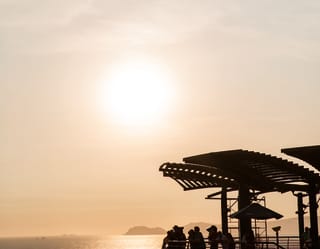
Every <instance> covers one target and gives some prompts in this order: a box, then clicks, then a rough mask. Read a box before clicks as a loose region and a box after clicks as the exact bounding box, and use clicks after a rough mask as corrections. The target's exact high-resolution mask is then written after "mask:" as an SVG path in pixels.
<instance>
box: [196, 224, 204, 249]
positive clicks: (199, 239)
mask: <svg viewBox="0 0 320 249" xmlns="http://www.w3.org/2000/svg"><path fill="white" fill-rule="evenodd" d="M194 248H195V249H205V248H206V244H205V242H204V238H203V235H202V233H201V231H200V227H198V226H195V227H194Z"/></svg>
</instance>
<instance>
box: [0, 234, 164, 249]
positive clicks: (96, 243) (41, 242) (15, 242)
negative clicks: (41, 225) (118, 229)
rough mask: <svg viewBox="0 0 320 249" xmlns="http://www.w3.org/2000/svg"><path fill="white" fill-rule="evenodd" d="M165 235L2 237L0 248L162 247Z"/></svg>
mask: <svg viewBox="0 0 320 249" xmlns="http://www.w3.org/2000/svg"><path fill="white" fill-rule="evenodd" d="M164 236H165V235H163V236H161V235H143V236H140V235H134V236H133V235H119V236H106V237H91V236H90V237H89V236H57V237H36V238H31V237H29V238H0V249H160V248H161V245H162V239H163V237H164Z"/></svg>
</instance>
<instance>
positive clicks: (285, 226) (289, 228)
mask: <svg viewBox="0 0 320 249" xmlns="http://www.w3.org/2000/svg"><path fill="white" fill-rule="evenodd" d="M309 224H310V222H309V216H305V217H304V225H305V226H309ZM318 224H319V227H320V217H318ZM173 225H174V224H173ZM173 225H172V227H173ZM178 225H179V226H183V227H184V229H183V230H184V233H185V234H187V233H188V231H189V230H190V229H193V228H194V227H195V226H198V227H200V231H201V232H202V234H203V236H204V237H207V235H208V232H207V228H208V227H210V226H211V225H216V226H217V228H218V230H221V224H215V223H207V222H191V223H188V224H186V225H181V224H178ZM276 226H281V230H280V232H279V234H280V235H298V218H287V219H283V218H282V219H279V220H269V221H268V235H270V236H273V235H275V232H274V231H273V230H272V227H276ZM172 227H170V228H169V229H172ZM152 234H166V230H165V229H163V228H160V227H156V228H149V227H146V226H136V227H132V228H130V229H129V230H128V232H126V233H125V235H152Z"/></svg>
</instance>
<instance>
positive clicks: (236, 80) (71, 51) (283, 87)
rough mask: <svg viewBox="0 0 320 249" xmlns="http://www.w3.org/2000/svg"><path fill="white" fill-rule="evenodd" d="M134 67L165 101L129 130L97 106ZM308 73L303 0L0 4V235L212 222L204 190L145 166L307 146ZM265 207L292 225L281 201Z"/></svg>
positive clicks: (313, 57)
mask: <svg viewBox="0 0 320 249" xmlns="http://www.w3.org/2000/svg"><path fill="white" fill-rule="evenodd" d="M135 58H143V60H144V62H145V63H153V64H155V65H157V66H159V68H161V69H162V71H165V72H166V74H168V75H170V77H171V79H172V80H171V81H170V84H171V89H172V92H173V94H174V95H173V99H172V101H171V102H170V105H169V106H168V107H167V109H166V112H165V114H163V115H164V116H161V119H159V120H157V122H154V123H152V124H145V125H142V126H140V127H137V126H133V125H130V124H120V123H118V122H117V121H116V120H115V119H114V118H113V117H112V116H110V115H108V114H107V113H106V112H105V110H103V107H102V105H101V98H103V97H101V96H102V95H101V92H102V89H103V87H104V85H105V84H108V77H107V76H106V75H108V74H109V73H110V72H111V71H112V68H113V66H114V65H115V64H117V65H121V63H125V62H126V61H128V60H129V61H130V60H132V59H135ZM319 67H320V3H319V1H316V0H310V1H292V0H290V1H289V0H280V1H275V0H262V1H253V0H251V1H249V0H248V1H236V0H233V1H232V0H230V1H225V0H224V1H220V0H218V1H211V0H210V1H206V0H204V1H199V2H195V1H191V0H187V1H167V0H164V1H145V0H140V1H100V0H95V1H94V0H77V1H76V0H70V1H62V0H57V1H49V0H41V1H40V0H22V1H21V0H0V121H1V122H0V123H1V125H0V127H1V129H0V138H1V139H0V167H1V176H0V224H1V225H0V236H14V235H47V234H63V233H76V234H97V233H98V234H121V233H124V232H126V230H127V229H128V228H129V227H131V226H133V225H148V226H160V227H163V228H165V229H169V228H170V227H171V226H172V225H174V224H180V225H184V224H186V223H188V222H197V221H204V222H212V223H213V224H219V223H220V211H219V205H220V204H219V202H215V201H209V200H204V197H205V196H206V195H207V194H209V193H211V192H213V190H210V189H207V190H199V191H194V192H183V191H182V189H181V188H180V187H179V186H178V184H176V183H174V182H173V181H172V180H170V179H168V178H164V177H162V174H161V173H160V172H159V171H158V168H159V166H160V165H161V164H162V163H164V162H167V161H170V162H181V160H182V158H183V157H186V156H191V155H196V154H200V153H206V152H211V151H220V150H228V149H240V148H242V149H249V150H255V151H260V152H265V153H271V154H274V155H278V156H279V155H281V154H280V149H281V148H285V147H294V146H304V145H314V144H319V141H320V133H319V127H320V98H319V92H320V83H319V82H320V72H319ZM104 98H107V95H105V97H104ZM282 156H283V157H285V156H284V155H282ZM300 163H301V162H300ZM283 200H285V202H284V201H283ZM267 204H268V207H269V208H271V209H274V210H276V211H277V212H279V213H281V214H283V215H284V216H285V218H289V217H294V216H295V211H296V201H295V198H293V197H292V195H291V194H284V195H281V194H273V195H270V196H269V195H268V196H267Z"/></svg>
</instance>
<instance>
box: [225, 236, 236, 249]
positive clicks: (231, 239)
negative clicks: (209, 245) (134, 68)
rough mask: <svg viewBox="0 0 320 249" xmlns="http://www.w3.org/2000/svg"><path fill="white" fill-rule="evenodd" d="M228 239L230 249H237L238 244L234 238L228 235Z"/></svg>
mask: <svg viewBox="0 0 320 249" xmlns="http://www.w3.org/2000/svg"><path fill="white" fill-rule="evenodd" d="M226 237H227V241H228V247H227V248H228V249H235V248H236V244H235V242H234V239H233V236H232V234H231V233H227V235H226Z"/></svg>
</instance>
